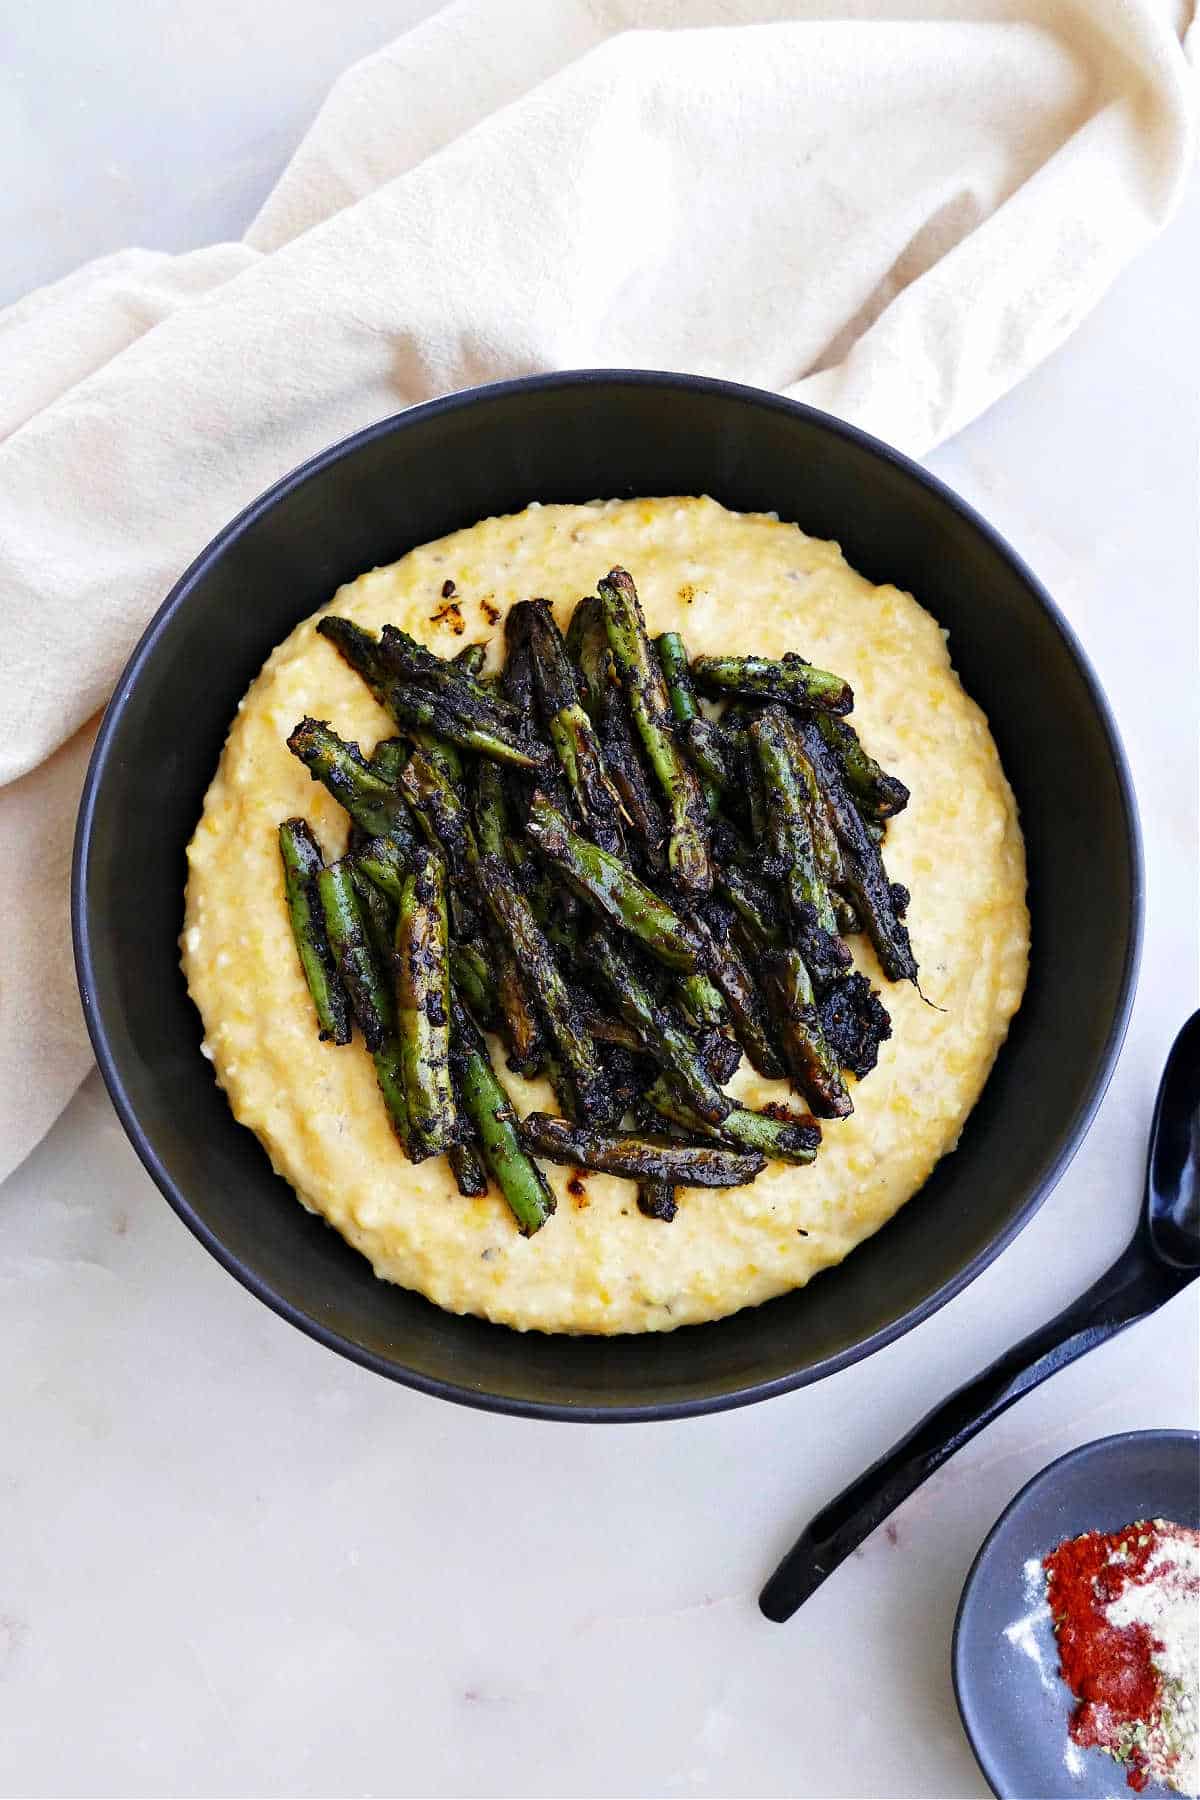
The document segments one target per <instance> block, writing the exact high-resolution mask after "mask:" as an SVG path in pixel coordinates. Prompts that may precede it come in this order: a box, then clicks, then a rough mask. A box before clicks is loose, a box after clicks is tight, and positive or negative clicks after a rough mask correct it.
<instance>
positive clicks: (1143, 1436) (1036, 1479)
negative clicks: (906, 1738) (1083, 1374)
mask: <svg viewBox="0 0 1200 1800" xmlns="http://www.w3.org/2000/svg"><path fill="white" fill-rule="evenodd" d="M1198 1440H1200V1432H1195V1431H1186V1430H1181V1429H1179V1428H1172V1427H1162V1428H1158V1429H1155V1430H1153V1431H1115V1432H1112V1433H1111V1434H1110V1435H1109V1436H1108V1437H1102V1438H1092V1439H1091V1440H1090V1441H1089V1442H1088V1443H1086V1444H1076V1445H1075V1447H1074V1448H1073V1449H1071V1450H1066V1451H1064V1453H1063V1454H1062V1455H1061V1456H1056V1457H1055V1459H1054V1461H1053V1462H1052V1463H1047V1464H1046V1466H1045V1468H1044V1469H1039V1470H1038V1472H1037V1474H1036V1475H1031V1476H1030V1477H1029V1480H1028V1481H1027V1482H1025V1483H1024V1485H1023V1486H1022V1487H1020V1488H1018V1490H1017V1492H1016V1493H1015V1494H1014V1495H1013V1497H1012V1499H1011V1500H1010V1501H1009V1503H1008V1505H1007V1506H1006V1507H1005V1508H1004V1511H1003V1512H1002V1513H1001V1514H1000V1517H999V1518H998V1519H997V1520H996V1522H995V1524H994V1525H993V1526H992V1528H991V1530H990V1531H989V1532H988V1534H987V1536H986V1537H985V1538H984V1540H983V1542H982V1544H980V1546H979V1549H978V1550H977V1551H976V1552H975V1556H974V1559H973V1561H972V1563H971V1567H970V1568H969V1569H968V1571H967V1578H966V1580H965V1581H964V1582H963V1587H962V1593H961V1594H960V1595H959V1599H958V1607H957V1610H956V1611H955V1614H954V1632H953V1636H952V1637H951V1640H950V1675H951V1680H952V1681H953V1683H954V1699H955V1703H956V1705H957V1707H958V1716H959V1718H960V1720H961V1721H962V1728H963V1731H964V1732H965V1734H966V1739H967V1742H968V1743H969V1744H970V1746H971V1754H972V1755H973V1756H974V1758H975V1761H976V1762H977V1763H978V1765H979V1771H980V1774H981V1775H982V1776H983V1778H984V1780H985V1781H986V1782H987V1784H988V1786H989V1787H990V1788H991V1790H992V1793H993V1794H995V1795H997V1796H999V1795H1000V1789H999V1788H998V1787H997V1786H996V1783H995V1781H993V1779H992V1776H993V1775H994V1774H995V1773H996V1770H995V1768H994V1767H993V1764H992V1760H991V1758H990V1756H988V1755H987V1752H986V1751H985V1749H984V1747H983V1745H982V1743H981V1742H980V1739H979V1734H978V1732H977V1731H976V1729H975V1719H976V1707H975V1705H974V1702H973V1700H972V1698H971V1696H970V1694H969V1693H968V1688H969V1686H970V1683H969V1682H968V1680H967V1677H966V1675H965V1673H964V1671H963V1668H962V1663H961V1645H962V1632H963V1619H964V1616H965V1614H966V1610H967V1606H968V1604H969V1602H970V1598H971V1593H972V1590H973V1588H974V1586H975V1579H976V1576H977V1575H978V1574H979V1571H980V1569H981V1568H982V1567H983V1565H984V1563H985V1561H986V1560H987V1556H988V1553H989V1551H990V1550H991V1547H992V1545H993V1543H994V1542H995V1540H996V1539H997V1538H998V1537H999V1536H1000V1533H1001V1532H1002V1531H1003V1530H1004V1527H1005V1525H1007V1523H1008V1521H1009V1519H1010V1518H1011V1517H1012V1515H1013V1514H1014V1513H1015V1512H1018V1511H1019V1510H1020V1509H1021V1508H1022V1507H1023V1506H1024V1505H1025V1503H1026V1501H1027V1500H1028V1499H1029V1497H1030V1495H1032V1494H1033V1493H1035V1492H1036V1490H1037V1489H1038V1488H1041V1487H1046V1486H1049V1485H1052V1484H1053V1482H1054V1481H1055V1480H1056V1479H1057V1478H1058V1476H1059V1474H1060V1473H1061V1471H1062V1470H1063V1469H1065V1468H1067V1467H1068V1466H1069V1465H1070V1464H1072V1463H1077V1462H1085V1461H1087V1460H1088V1459H1089V1458H1091V1457H1096V1456H1103V1455H1105V1454H1106V1453H1108V1452H1110V1451H1112V1450H1113V1449H1114V1448H1115V1447H1116V1446H1117V1445H1121V1446H1127V1445H1133V1444H1142V1443H1147V1444H1149V1443H1159V1444H1166V1443H1170V1444H1172V1445H1179V1444H1185V1443H1186V1444H1188V1445H1189V1446H1190V1447H1191V1448H1192V1449H1193V1450H1194V1449H1195V1447H1196V1444H1197V1441H1198Z"/></svg>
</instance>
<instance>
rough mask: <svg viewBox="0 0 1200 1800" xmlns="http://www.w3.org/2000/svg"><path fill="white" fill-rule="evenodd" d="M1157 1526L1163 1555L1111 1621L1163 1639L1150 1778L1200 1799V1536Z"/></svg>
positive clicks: (1157, 1654)
mask: <svg viewBox="0 0 1200 1800" xmlns="http://www.w3.org/2000/svg"><path fill="white" fill-rule="evenodd" d="M1154 1523H1155V1526H1156V1528H1157V1532H1158V1539H1159V1542H1158V1546H1157V1548H1156V1554H1155V1555H1154V1557H1153V1559H1152V1560H1151V1561H1150V1562H1149V1563H1148V1564H1147V1565H1146V1569H1145V1572H1144V1573H1143V1574H1142V1575H1141V1577H1140V1578H1139V1579H1138V1580H1137V1581H1132V1582H1130V1583H1129V1584H1128V1586H1126V1587H1125V1588H1123V1589H1122V1591H1121V1593H1120V1594H1118V1596H1117V1598H1116V1599H1115V1600H1114V1601H1113V1602H1112V1603H1111V1604H1110V1605H1109V1606H1108V1607H1107V1608H1106V1613H1105V1616H1106V1617H1107V1619H1108V1621H1109V1623H1110V1624H1111V1625H1115V1626H1117V1627H1121V1626H1126V1625H1144V1626H1145V1627H1146V1630H1147V1631H1148V1632H1149V1633H1150V1636H1151V1637H1152V1638H1153V1639H1154V1641H1155V1648H1154V1650H1153V1651H1152V1652H1151V1657H1150V1660H1151V1661H1152V1663H1153V1664H1154V1666H1155V1668H1156V1669H1157V1670H1158V1672H1159V1675H1160V1676H1161V1678H1162V1708H1161V1713H1160V1716H1159V1718H1158V1719H1157V1720H1156V1721H1155V1722H1154V1723H1153V1725H1152V1726H1151V1727H1150V1730H1149V1732H1148V1734H1147V1737H1146V1740H1145V1745H1144V1748H1145V1750H1146V1752H1147V1765H1146V1766H1147V1772H1148V1773H1149V1775H1150V1777H1151V1779H1152V1780H1156V1781H1163V1782H1165V1783H1166V1784H1167V1786H1168V1787H1173V1788H1175V1789H1176V1790H1177V1791H1178V1792H1179V1793H1181V1794H1193V1795H1194V1794H1200V1736H1198V1728H1200V1533H1197V1532H1194V1531H1188V1530H1186V1529H1185V1528H1183V1527H1181V1526H1178V1525H1168V1524H1167V1523H1166V1522H1165V1521H1164V1520H1161V1519H1156V1520H1155V1521H1154ZM1143 1541H1144V1540H1143Z"/></svg>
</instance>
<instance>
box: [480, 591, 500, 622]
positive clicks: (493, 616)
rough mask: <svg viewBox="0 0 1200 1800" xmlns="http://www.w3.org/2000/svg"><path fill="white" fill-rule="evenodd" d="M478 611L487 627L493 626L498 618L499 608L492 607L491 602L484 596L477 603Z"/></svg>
mask: <svg viewBox="0 0 1200 1800" xmlns="http://www.w3.org/2000/svg"><path fill="white" fill-rule="evenodd" d="M479 610H480V612H481V613H482V614H483V616H484V618H485V619H486V620H487V622H488V624H489V625H494V624H495V623H496V621H497V619H498V618H499V617H500V608H499V607H498V606H495V605H493V603H492V601H491V600H490V599H488V598H487V597H486V596H485V597H484V598H483V599H482V600H481V601H480V602H479Z"/></svg>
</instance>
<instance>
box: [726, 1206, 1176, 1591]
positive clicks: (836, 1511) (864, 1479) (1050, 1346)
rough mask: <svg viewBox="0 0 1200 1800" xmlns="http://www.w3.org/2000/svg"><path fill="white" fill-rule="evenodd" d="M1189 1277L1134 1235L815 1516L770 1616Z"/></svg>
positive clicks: (788, 1561) (784, 1572)
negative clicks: (966, 1451) (1008, 1415)
mask: <svg viewBox="0 0 1200 1800" xmlns="http://www.w3.org/2000/svg"><path fill="white" fill-rule="evenodd" d="M1185 1280H1186V1277H1183V1278H1180V1277H1178V1276H1174V1275H1172V1274H1170V1273H1168V1272H1166V1271H1164V1270H1163V1269H1162V1268H1161V1267H1160V1266H1159V1265H1158V1264H1157V1263H1156V1262H1155V1261H1154V1260H1153V1259H1152V1258H1151V1256H1150V1255H1149V1253H1148V1252H1147V1250H1146V1249H1145V1248H1144V1246H1143V1243H1142V1240H1141V1237H1140V1234H1139V1235H1138V1236H1137V1237H1135V1238H1134V1239H1133V1241H1132V1243H1130V1244H1129V1246H1128V1247H1127V1248H1126V1249H1125V1250H1124V1251H1123V1252H1122V1254H1121V1256H1120V1257H1119V1258H1118V1259H1117V1261H1116V1262H1115V1263H1114V1264H1113V1266H1112V1268H1111V1269H1109V1270H1108V1272H1107V1274H1105V1275H1102V1276H1101V1277H1100V1280H1099V1281H1097V1282H1095V1283H1094V1285H1093V1286H1092V1287H1090V1288H1089V1289H1088V1290H1087V1292H1086V1293H1085V1294H1082V1295H1080V1297H1079V1299H1078V1300H1076V1301H1075V1302H1074V1304H1073V1305H1071V1306H1069V1307H1068V1308H1067V1309H1066V1311H1065V1312H1062V1313H1060V1314H1059V1315H1058V1317H1057V1318H1056V1319H1053V1320H1051V1322H1050V1323H1049V1324H1048V1325H1044V1326H1043V1327H1042V1328H1041V1329H1040V1330H1039V1331H1035V1332H1033V1333H1032V1335H1031V1336H1029V1337H1027V1338H1023V1339H1022V1340H1021V1342H1020V1343H1019V1344H1016V1345H1014V1347H1013V1348H1012V1349H1011V1350H1009V1351H1007V1352H1006V1354H1005V1355H1004V1356H1002V1357H1000V1358H999V1360H998V1361H997V1362H994V1363H992V1364H991V1366H990V1367H989V1368H987V1369H985V1370H984V1371H983V1373H982V1374H981V1375H977V1376H976V1377H975V1379H974V1381H971V1382H968V1383H967V1385H966V1386H965V1387H961V1388H959V1389H958V1391H957V1392H956V1393H953V1394H951V1395H950V1398H949V1399H948V1400H944V1401H943V1402H942V1404H941V1405H940V1406H937V1407H935V1408H934V1410H933V1411H932V1412H931V1413H929V1414H927V1415H926V1417H925V1418H924V1419H922V1420H921V1422H920V1424H919V1425H917V1426H915V1427H914V1428H913V1430H912V1431H910V1432H909V1434H908V1436H907V1437H905V1438H902V1439H901V1440H900V1442H899V1443H898V1444H897V1445H896V1446H895V1447H894V1448H893V1449H892V1450H889V1452H888V1453H887V1455H886V1456H884V1457H881V1459H880V1460H879V1461H878V1462H877V1463H875V1464H873V1466H872V1467H871V1468H869V1469H868V1470H867V1471H866V1473H865V1474H864V1475H860V1476H859V1478H858V1480H857V1481H854V1482H852V1483H851V1484H850V1486H849V1487H848V1488H845V1489H843V1491H842V1492H841V1493H840V1494H839V1495H838V1497H837V1499H836V1500H831V1501H830V1503H829V1505H828V1506H826V1507H824V1508H823V1509H822V1511H821V1512H819V1513H818V1514H817V1516H816V1517H815V1518H814V1519H813V1520H812V1521H811V1522H810V1524H809V1525H808V1527H807V1528H806V1530H805V1531H804V1532H803V1534H802V1535H801V1537H800V1538H799V1539H798V1540H797V1541H796V1543H795V1544H794V1545H793V1547H792V1549H791V1550H789V1551H788V1553H787V1555H786V1556H785V1557H784V1559H783V1561H782V1562H781V1563H780V1565H779V1567H778V1568H777V1569H776V1570H775V1573H774V1574H773V1575H772V1576H771V1578H770V1580H769V1581H768V1582H767V1585H766V1586H765V1587H764V1588H763V1591H762V1593H761V1594H760V1595H759V1602H758V1603H759V1605H760V1606H761V1608H762V1610H763V1612H764V1613H765V1614H766V1616H767V1618H768V1619H773V1620H774V1621H775V1622H776V1623H777V1624H782V1623H783V1621H784V1620H785V1619H790V1618H791V1616H792V1614H793V1613H794V1612H795V1610H796V1608H797V1607H798V1606H800V1605H802V1604H803V1602H804V1601H805V1600H807V1599H808V1597H809V1595H810V1594H812V1593H815V1591H816V1590H817V1588H819V1587H820V1585H821V1583H822V1582H823V1581H824V1580H825V1578H826V1576H828V1575H831V1574H832V1573H833V1571H834V1569H836V1568H837V1567H838V1565H839V1563H842V1562H844V1561H845V1560H846V1558H847V1557H848V1556H849V1555H850V1554H851V1553H852V1552H853V1551H855V1550H857V1548H858V1546H859V1545H860V1544H861V1543H862V1542H863V1540H864V1538H867V1537H869V1536H870V1534H871V1532H873V1531H874V1530H875V1528H876V1526H877V1525H880V1524H882V1522H883V1521H884V1519H886V1518H887V1516H888V1514H889V1513H891V1512H894V1511H895V1509H896V1507H898V1506H899V1505H900V1503H901V1501H903V1500H907V1498H908V1496H909V1495H910V1494H911V1493H913V1492H914V1490H915V1489H916V1488H918V1487H920V1485H921V1483H922V1482H923V1481H925V1480H927V1479H928V1478H929V1476H930V1475H932V1474H933V1473H934V1471H935V1470H937V1469H940V1468H941V1466H942V1464H943V1463H944V1462H946V1461H948V1459H949V1458H950V1457H951V1456H953V1455H954V1452H955V1451H956V1450H958V1449H960V1448H961V1447H962V1445H963V1444H965V1443H967V1441H968V1440H969V1439H970V1438H973V1437H974V1436H975V1434H976V1432H977V1431H982V1430H983V1428H984V1426H985V1425H989V1424H990V1423H991V1421H992V1420H993V1419H995V1418H997V1417H998V1416H999V1415H1000V1414H1001V1413H1002V1412H1004V1411H1005V1409H1006V1408H1007V1407H1010V1406H1011V1405H1012V1404H1013V1402H1014V1401H1015V1400H1019V1399H1020V1398H1021V1396H1022V1395H1023V1394H1027V1393H1029V1391H1030V1389H1031V1388H1035V1387H1037V1385H1038V1383H1039V1382H1042V1381H1045V1379H1046V1377H1047V1376H1048V1375H1053V1374H1055V1373H1056V1371H1057V1370H1059V1369H1062V1368H1065V1367H1066V1365H1067V1363H1070V1362H1074V1360H1075V1358H1076V1357H1077V1356H1084V1355H1086V1353H1087V1352H1088V1351H1089V1350H1094V1349H1095V1347H1096V1345H1097V1344H1102V1343H1104V1342H1105V1341H1106V1340H1107V1339H1108V1338H1111V1337H1115V1336H1116V1334H1117V1333H1118V1332H1119V1331H1124V1329H1125V1327H1126V1326H1127V1325H1132V1324H1133V1323H1134V1321H1135V1320H1137V1319H1141V1318H1144V1317H1145V1315H1146V1314H1147V1313H1151V1312H1153V1311H1154V1310H1155V1308H1156V1307H1158V1306H1161V1305H1162V1303H1163V1301H1164V1300H1166V1299H1168V1298H1169V1297H1170V1295H1171V1294H1173V1293H1174V1292H1175V1291H1176V1290H1177V1288H1178V1287H1180V1286H1182V1285H1183V1283H1184V1281H1185Z"/></svg>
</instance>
